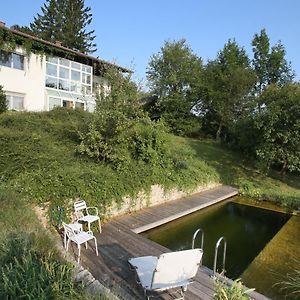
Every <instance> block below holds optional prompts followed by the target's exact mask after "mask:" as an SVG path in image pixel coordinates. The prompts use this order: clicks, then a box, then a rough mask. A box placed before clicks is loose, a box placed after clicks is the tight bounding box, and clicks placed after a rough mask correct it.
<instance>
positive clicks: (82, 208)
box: [74, 200, 101, 232]
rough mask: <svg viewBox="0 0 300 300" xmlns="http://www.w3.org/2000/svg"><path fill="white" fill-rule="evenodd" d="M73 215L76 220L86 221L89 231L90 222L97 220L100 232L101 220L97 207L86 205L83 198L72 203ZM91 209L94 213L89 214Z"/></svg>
mask: <svg viewBox="0 0 300 300" xmlns="http://www.w3.org/2000/svg"><path fill="white" fill-rule="evenodd" d="M74 210H75V217H76V221H77V222H84V223H88V228H89V231H91V223H93V222H97V221H98V226H99V232H101V222H100V217H99V212H98V208H97V207H94V206H93V207H87V205H86V202H85V201H84V200H78V201H76V202H75V203H74ZM91 210H93V211H94V214H90V212H91Z"/></svg>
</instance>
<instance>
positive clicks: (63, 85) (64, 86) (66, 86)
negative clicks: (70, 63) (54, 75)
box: [58, 79, 70, 91]
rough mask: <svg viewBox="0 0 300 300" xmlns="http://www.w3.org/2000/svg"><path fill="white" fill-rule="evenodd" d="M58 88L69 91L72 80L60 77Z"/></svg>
mask: <svg viewBox="0 0 300 300" xmlns="http://www.w3.org/2000/svg"><path fill="white" fill-rule="evenodd" d="M58 88H59V89H60V90H63V91H69V90H70V82H69V81H67V80H61V79H59V82H58Z"/></svg>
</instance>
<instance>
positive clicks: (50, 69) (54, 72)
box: [46, 63, 57, 77]
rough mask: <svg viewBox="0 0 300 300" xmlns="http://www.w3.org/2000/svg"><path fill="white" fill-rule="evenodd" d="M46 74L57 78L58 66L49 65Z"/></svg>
mask: <svg viewBox="0 0 300 300" xmlns="http://www.w3.org/2000/svg"><path fill="white" fill-rule="evenodd" d="M46 74H47V75H50V76H54V77H57V66H56V65H53V64H49V63H47V65H46Z"/></svg>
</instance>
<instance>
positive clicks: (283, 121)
mask: <svg viewBox="0 0 300 300" xmlns="http://www.w3.org/2000/svg"><path fill="white" fill-rule="evenodd" d="M261 98H263V99H262V101H263V102H264V103H266V106H265V107H264V109H263V110H262V111H261V112H260V113H259V114H258V115H257V117H256V121H255V123H256V127H257V128H258V130H259V132H260V135H261V141H260V144H259V145H258V147H257V151H256V152H257V155H258V157H259V158H260V159H261V160H262V161H263V162H264V163H265V165H266V166H267V167H268V168H269V167H270V166H272V165H274V164H277V165H280V166H281V174H282V175H284V174H285V172H286V171H287V170H289V171H298V172H299V171H300V155H299V153H300V84H299V83H294V84H292V83H290V84H286V85H284V86H282V87H279V86H276V85H271V86H270V87H268V88H267V89H266V90H265V91H264V92H263V93H262V95H261Z"/></svg>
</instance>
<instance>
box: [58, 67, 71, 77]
mask: <svg viewBox="0 0 300 300" xmlns="http://www.w3.org/2000/svg"><path fill="white" fill-rule="evenodd" d="M59 77H60V78H64V79H69V78H70V70H69V69H67V68H64V67H59Z"/></svg>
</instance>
